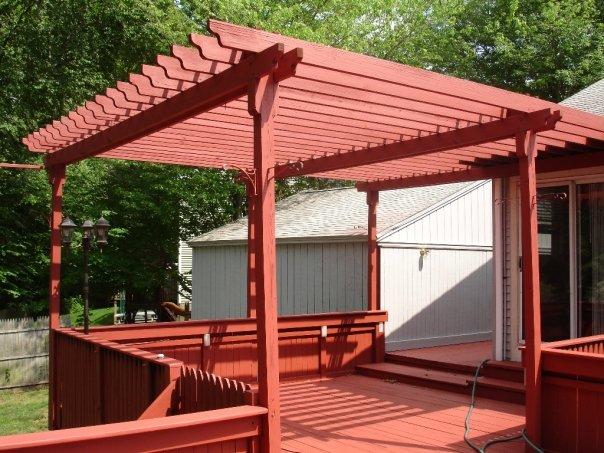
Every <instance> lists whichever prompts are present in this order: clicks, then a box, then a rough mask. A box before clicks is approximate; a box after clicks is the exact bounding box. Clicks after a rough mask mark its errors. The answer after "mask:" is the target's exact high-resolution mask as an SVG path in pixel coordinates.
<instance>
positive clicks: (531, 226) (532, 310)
mask: <svg viewBox="0 0 604 453" xmlns="http://www.w3.org/2000/svg"><path fill="white" fill-rule="evenodd" d="M535 145H536V134H535V132H534V131H529V132H523V133H519V134H517V135H516V153H517V155H518V160H519V162H518V164H519V173H520V209H521V219H522V225H521V239H522V294H523V325H524V344H525V351H524V368H525V377H524V380H525V388H526V433H527V435H528V436H529V438H530V439H531V440H532V441H533V442H535V443H536V444H537V445H539V444H540V442H541V308H540V306H541V293H540V288H539V248H538V247H539V244H538V238H537V181H536V175H535V158H536V155H537V148H536V146H535Z"/></svg>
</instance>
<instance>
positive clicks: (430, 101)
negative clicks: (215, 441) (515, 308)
mask: <svg viewBox="0 0 604 453" xmlns="http://www.w3.org/2000/svg"><path fill="white" fill-rule="evenodd" d="M209 30H210V31H211V32H212V33H213V35H214V36H202V35H196V34H193V35H191V36H190V42H191V47H184V46H177V45H174V46H172V48H171V53H170V55H158V56H157V59H156V61H155V64H145V65H143V66H142V68H141V71H140V73H138V74H130V75H129V77H128V80H127V81H119V82H117V83H116V85H115V86H114V87H109V88H107V89H106V90H105V92H104V93H101V94H98V95H97V96H95V97H94V99H92V100H90V101H88V102H86V103H84V105H82V106H80V107H77V108H76V109H74V110H73V111H72V112H69V113H68V114H66V115H64V116H62V117H61V118H59V119H58V120H56V121H52V122H51V123H50V124H48V125H46V126H45V127H42V128H40V129H39V130H37V131H35V132H33V133H31V134H29V135H28V136H27V137H26V138H24V139H23V142H24V143H25V144H26V145H27V146H28V148H29V149H30V150H31V151H35V152H42V153H46V164H45V165H46V168H47V170H48V171H49V174H50V176H51V182H52V186H53V192H52V193H53V195H52V212H53V215H52V219H51V229H52V235H51V295H50V309H51V310H50V311H51V316H50V319H51V328H52V329H56V328H57V327H58V313H59V302H60V291H59V277H60V262H61V253H60V234H59V224H60V221H61V213H62V211H61V209H62V208H61V198H62V197H61V195H62V188H63V184H64V182H65V166H66V165H68V164H71V163H74V162H78V161H80V160H82V159H85V158H89V157H102V158H110V159H128V160H135V161H143V162H156V163H164V164H176V165H185V166H192V167H207V168H230V169H238V170H239V171H240V175H241V176H240V180H242V181H244V182H245V183H246V186H247V194H248V206H249V212H250V223H249V229H248V259H247V262H248V315H249V316H250V317H255V318H256V320H257V326H258V330H257V334H258V351H259V361H258V363H259V374H258V376H259V395H260V398H259V403H260V404H261V405H263V406H265V407H267V408H268V416H267V417H265V419H264V426H263V429H262V446H263V450H266V451H277V450H278V449H279V397H278V379H279V371H278V344H277V333H276V328H277V327H276V326H277V324H276V319H277V318H276V316H277V303H276V287H275V281H276V269H275V268H276V256H275V231H274V215H275V212H274V211H275V206H274V201H275V200H274V196H275V194H274V184H275V180H276V179H277V178H287V177H296V176H303V175H307V176H314V177H320V178H331V179H341V180H350V181H355V182H357V188H358V189H359V190H363V191H366V192H367V202H368V219H367V220H368V257H367V258H368V269H369V272H368V281H367V290H368V292H367V297H368V304H369V305H368V309H369V310H370V311H371V310H378V309H379V283H378V274H377V268H378V266H379V260H378V259H377V246H376V240H377V237H376V222H377V210H378V199H379V191H381V190H390V189H396V188H403V187H415V186H422V185H430V184H443V183H447V182H458V181H470V180H477V179H487V178H501V177H508V176H516V175H519V176H520V180H521V184H522V200H521V204H522V209H523V216H524V218H525V219H528V220H530V221H527V222H525V223H523V229H522V243H523V253H524V254H529V255H530V259H529V260H527V262H526V263H525V267H526V270H525V272H524V274H523V278H524V280H525V289H524V291H523V293H524V294H525V297H527V298H528V299H529V300H527V301H526V303H525V304H524V306H525V314H524V320H525V325H526V326H527V338H528V341H527V345H526V349H527V355H526V357H527V363H526V370H527V381H528V385H527V432H528V434H529V436H530V437H531V438H532V439H533V440H534V441H536V442H539V436H540V430H539V429H540V428H539V427H540V413H539V404H540V401H539V400H540V397H539V391H540V380H539V379H540V368H539V365H540V362H539V361H540V348H541V344H540V337H539V328H538V326H537V325H536V324H535V323H538V321H539V316H538V309H539V291H538V288H536V286H538V281H539V268H538V250H537V241H536V236H537V231H536V209H535V206H534V203H533V198H534V193H535V180H536V173H537V172H542V171H544V172H545V171H555V170H559V169H570V168H580V167H586V166H592V165H604V119H603V118H602V117H598V116H595V115H590V114H587V113H584V112H581V111H578V110H575V109H572V108H568V107H564V106H560V105H557V104H553V103H551V102H546V101H543V100H540V99H536V98H533V97H529V96H525V95H521V94H517V93H511V92H508V91H505V90H502V89H498V88H494V87H489V86H486V85H481V84H478V83H474V82H470V81H467V80H461V79H457V78H453V77H448V76H444V75H441V74H436V73H433V72H430V71H425V70H421V69H416V68H411V67H409V66H405V65H400V64H397V63H393V62H388V61H384V60H379V59H377V58H373V57H368V56H365V55H359V54H355V53H352V52H347V51H343V50H339V49H334V48H330V47H326V46H321V45H318V44H312V43H308V42H305V41H301V40H297V39H293V38H289V37H285V36H280V35H275V34H272V33H267V32H263V31H259V30H253V29H249V28H245V27H239V26H235V25H232V24H227V23H224V22H218V21H210V23H209ZM302 52H303V54H302ZM374 338H375V339H376V344H378V343H380V342H383V338H384V332H383V325H382V326H381V328H377V327H376V331H375V333H374ZM377 340H379V341H377ZM50 350H51V368H52V364H53V363H54V362H53V360H52V356H53V355H54V354H56V353H57V351H55V349H54V347H53V343H52V341H51V348H50ZM373 356H374V360H376V361H379V360H381V357H382V356H383V348H380V347H378V346H376V347H375V349H374V352H373ZM53 379H54V376H53V373H52V372H51V382H53ZM52 398H53V393H52V391H51V400H52ZM528 406H530V407H528ZM52 407H53V406H52V401H51V408H52ZM55 415H56V414H53V413H51V414H50V420H51V423H52V421H53V417H55Z"/></svg>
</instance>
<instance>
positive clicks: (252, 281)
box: [245, 181, 256, 318]
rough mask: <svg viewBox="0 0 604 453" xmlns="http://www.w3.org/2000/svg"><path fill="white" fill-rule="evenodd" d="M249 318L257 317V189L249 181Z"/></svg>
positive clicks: (247, 192)
mask: <svg viewBox="0 0 604 453" xmlns="http://www.w3.org/2000/svg"><path fill="white" fill-rule="evenodd" d="M245 187H246V195H247V317H248V318H255V317H256V208H255V203H254V195H255V191H256V187H255V186H254V184H252V182H250V181H247V183H246V185H245Z"/></svg>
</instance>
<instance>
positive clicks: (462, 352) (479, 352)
mask: <svg viewBox="0 0 604 453" xmlns="http://www.w3.org/2000/svg"><path fill="white" fill-rule="evenodd" d="M390 354H393V355H399V356H404V357H413V358H419V359H425V360H432V361H435V362H441V363H452V364H459V365H470V366H477V365H479V364H480V362H482V361H483V360H484V359H490V358H491V357H492V349H491V342H490V341H478V342H475V343H462V344H452V345H447V346H434V347H431V348H421V349H407V350H404V351H392V352H390Z"/></svg>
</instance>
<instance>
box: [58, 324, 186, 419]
mask: <svg viewBox="0 0 604 453" xmlns="http://www.w3.org/2000/svg"><path fill="white" fill-rule="evenodd" d="M53 341H55V345H56V351H57V354H56V356H55V360H56V366H55V372H56V379H55V381H54V382H55V385H54V386H53V388H52V389H51V391H52V392H53V401H54V411H55V417H54V425H53V428H54V429H62V428H73V427H80V426H90V425H98V424H103V423H115V422H123V421H129V420H136V419H137V418H139V416H140V415H141V414H142V413H143V412H144V411H145V410H146V409H147V407H148V406H149V405H150V404H151V403H152V402H153V401H154V400H155V399H156V398H157V397H158V396H159V395H160V394H161V393H162V392H163V391H164V389H165V388H166V387H167V386H168V385H169V384H170V382H171V381H174V380H175V379H176V378H177V377H178V375H179V370H180V367H181V365H182V364H181V363H180V362H179V361H177V360H173V359H170V358H160V357H158V355H157V354H153V353H150V352H147V351H142V350H140V349H137V348H133V347H130V346H126V345H120V344H117V343H113V342H111V341H107V340H104V339H102V338H98V337H96V336H94V335H83V334H82V333H79V332H75V331H73V330H67V329H64V330H58V331H55V332H54V334H53Z"/></svg>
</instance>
